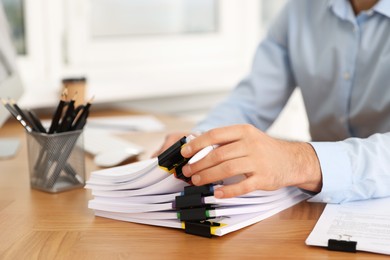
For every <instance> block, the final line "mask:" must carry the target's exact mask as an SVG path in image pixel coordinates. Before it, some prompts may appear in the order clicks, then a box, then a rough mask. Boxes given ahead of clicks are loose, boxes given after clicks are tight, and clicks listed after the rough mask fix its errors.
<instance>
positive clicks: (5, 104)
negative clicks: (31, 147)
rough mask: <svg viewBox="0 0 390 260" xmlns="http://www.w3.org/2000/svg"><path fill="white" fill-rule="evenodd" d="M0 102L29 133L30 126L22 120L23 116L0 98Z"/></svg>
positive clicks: (30, 130)
mask: <svg viewBox="0 0 390 260" xmlns="http://www.w3.org/2000/svg"><path fill="white" fill-rule="evenodd" d="M1 102H2V103H3V105H4V107H5V108H6V109H7V110H8V111H9V112H10V113H11V115H12V116H13V117H15V118H16V120H18V121H19V123H20V124H21V125H22V126H23V127H24V129H26V131H27V132H29V133H31V132H32V131H33V130H32V128H31V127H30V126H29V125H28V124H27V122H26V121H25V120H24V118H23V117H22V116H21V115H20V114H18V112H17V111H16V110H15V109H14V108H13V107H12V106H11V105H10V104H9V103H8V102H7V101H5V100H4V99H1Z"/></svg>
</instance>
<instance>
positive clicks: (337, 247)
mask: <svg viewBox="0 0 390 260" xmlns="http://www.w3.org/2000/svg"><path fill="white" fill-rule="evenodd" d="M343 237H345V239H343ZM356 246H357V242H356V241H351V236H350V235H339V239H329V240H328V250H331V251H342V252H350V253H356Z"/></svg>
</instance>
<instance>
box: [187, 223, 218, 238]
mask: <svg viewBox="0 0 390 260" xmlns="http://www.w3.org/2000/svg"><path fill="white" fill-rule="evenodd" d="M219 226H220V224H219V223H217V222H211V221H186V222H185V228H184V230H185V232H186V233H187V234H191V235H197V236H201V237H208V238H211V237H212V231H211V229H212V228H213V227H219Z"/></svg>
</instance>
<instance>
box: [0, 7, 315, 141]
mask: <svg viewBox="0 0 390 260" xmlns="http://www.w3.org/2000/svg"><path fill="white" fill-rule="evenodd" d="M0 1H2V2H3V5H4V7H5V9H6V14H7V17H8V19H9V21H10V24H11V26H12V33H13V36H14V42H15V46H16V48H17V51H18V55H19V60H18V63H19V69H20V73H21V75H22V79H23V81H24V83H25V88H26V95H25V96H24V99H23V103H24V105H25V106H28V107H31V108H48V107H52V106H54V105H55V104H56V102H57V101H58V97H59V92H60V89H61V83H60V82H61V79H62V78H64V77H68V76H86V77H87V79H88V96H92V95H94V96H95V102H96V103H98V104H103V105H104V104H116V105H117V106H123V107H129V108H137V109H142V110H146V111H152V112H159V113H168V114H173V115H178V116H183V117H186V118H191V119H193V120H198V119H200V118H201V117H202V116H203V115H204V114H205V113H206V112H207V111H208V110H209V109H210V108H211V107H213V106H214V105H215V104H216V103H217V102H219V101H220V100H221V99H222V98H223V97H224V96H225V95H226V93H228V92H229V91H230V90H231V89H232V88H233V87H234V86H235V85H236V84H237V83H238V82H239V81H240V79H242V78H243V77H244V76H245V75H246V74H247V73H248V71H249V69H250V66H251V62H252V58H253V55H254V52H255V48H256V46H257V44H258V43H259V41H260V40H261V38H262V37H263V36H264V33H265V32H266V28H267V25H268V24H269V23H270V22H271V21H272V19H273V17H274V16H275V14H276V13H277V12H278V11H279V10H280V8H281V7H282V6H283V4H284V3H285V2H286V0H244V1H243V0H0ZM286 128H287V129H288V133H287V134H286ZM271 132H272V133H273V134H274V135H282V136H284V137H288V138H292V139H307V138H308V133H307V132H308V131H307V122H306V116H305V111H304V109H303V106H302V103H301V97H300V94H299V92H298V91H297V92H296V93H294V95H293V98H292V100H291V102H290V104H289V107H288V109H287V110H286V111H284V112H283V113H282V116H281V119H279V120H278V122H277V124H276V125H275V126H274V127H273V128H272V129H271ZM282 132H283V134H281V133H282Z"/></svg>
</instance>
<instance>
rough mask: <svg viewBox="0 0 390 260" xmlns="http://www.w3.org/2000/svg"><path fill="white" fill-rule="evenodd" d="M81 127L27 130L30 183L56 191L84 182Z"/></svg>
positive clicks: (46, 189) (81, 184) (36, 186)
mask: <svg viewBox="0 0 390 260" xmlns="http://www.w3.org/2000/svg"><path fill="white" fill-rule="evenodd" d="M83 144H84V143H83V134H82V130H79V131H69V132H64V133H56V134H42V133H37V132H30V133H29V132H27V146H28V161H29V171H30V184H31V187H32V188H34V189H38V190H42V191H46V192H51V193H56V192H61V191H65V190H70V189H74V188H79V187H84V185H85V159H84V147H83Z"/></svg>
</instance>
